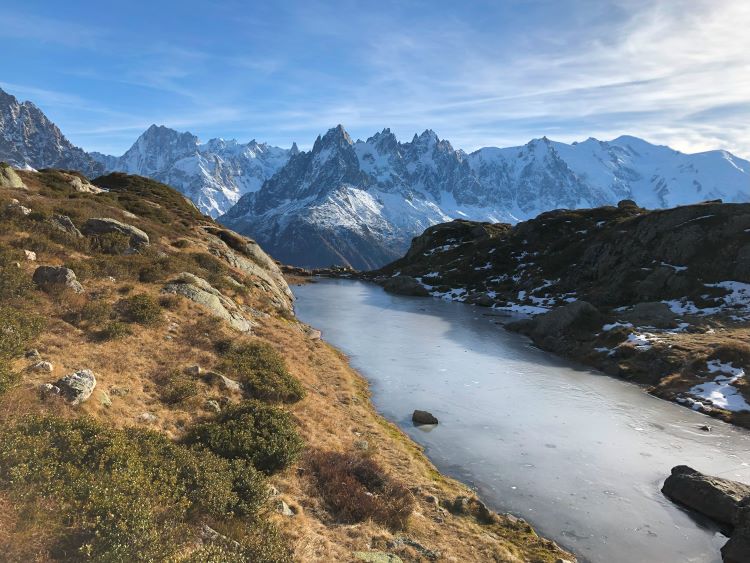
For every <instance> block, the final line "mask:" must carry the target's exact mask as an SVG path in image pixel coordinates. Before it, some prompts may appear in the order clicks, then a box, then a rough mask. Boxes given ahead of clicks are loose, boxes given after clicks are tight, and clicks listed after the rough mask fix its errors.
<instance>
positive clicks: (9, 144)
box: [0, 92, 750, 269]
mask: <svg viewBox="0 0 750 563" xmlns="http://www.w3.org/2000/svg"><path fill="white" fill-rule="evenodd" d="M0 112H1V113H0V115H1V116H2V117H1V119H2V121H0V133H1V134H2V137H0V139H1V140H0V159H2V160H7V161H8V162H9V163H10V164H12V165H14V166H19V167H25V168H47V167H61V168H67V169H72V170H78V171H81V172H83V173H84V174H87V175H89V176H95V175H98V174H102V173H104V172H115V171H116V172H125V173H129V174H138V175H142V176H146V177H150V178H153V179H155V180H158V181H161V182H164V183H166V184H169V185H172V186H174V187H175V188H177V189H178V190H180V191H181V192H182V193H183V194H185V195H187V196H188V197H189V198H190V199H191V200H192V201H193V202H194V203H195V204H196V205H197V206H198V208H199V209H200V210H201V211H202V212H203V213H205V214H207V215H210V216H211V217H213V218H219V217H220V218H221V221H222V222H224V223H226V224H227V225H228V226H230V227H232V228H234V229H235V230H238V231H241V232H242V233H243V234H246V235H249V236H252V237H254V238H256V239H257V240H258V241H259V242H261V244H263V245H264V247H265V248H267V249H268V250H269V251H270V252H271V254H272V255H273V256H275V257H276V258H277V259H279V260H281V261H283V262H287V263H290V264H294V265H298V266H307V267H321V266H329V265H331V264H340V265H346V266H353V267H355V268H358V269H373V268H377V267H380V266H382V265H384V264H385V263H387V262H389V261H391V260H394V259H396V258H397V257H398V256H400V255H401V253H403V252H404V251H405V250H406V248H407V247H408V245H409V242H410V241H411V239H412V238H413V237H414V236H417V235H419V234H420V233H421V232H422V231H423V230H424V229H426V228H427V227H429V226H431V225H434V224H438V223H442V222H445V221H449V220H452V219H457V218H465V219H473V220H478V221H489V222H510V223H516V222H518V221H522V220H525V219H530V218H532V217H534V216H536V215H538V214H539V213H542V212H544V211H548V210H551V209H556V208H590V207H597V206H601V205H610V204H614V203H616V202H617V201H619V200H621V199H633V200H634V201H636V202H637V203H638V204H639V205H642V206H644V207H647V208H663V207H672V206H675V205H684V204H690V203H696V202H699V201H703V200H711V199H724V200H726V201H731V202H746V201H750V162H748V161H746V160H743V159H741V158H739V157H736V156H734V155H732V154H731V153H729V152H727V151H722V150H717V151H705V152H701V153H696V154H685V153H681V152H679V151H675V150H673V149H671V148H669V147H666V146H660V145H653V144H651V143H648V142H646V141H644V140H642V139H639V138H637V137H633V136H629V135H622V136H620V137H617V138H615V139H613V140H611V141H600V140H598V139H594V138H593V137H590V138H588V139H587V140H585V141H581V142H574V143H571V144H566V143H561V142H557V141H552V140H550V139H549V138H547V137H546V136H545V137H541V138H539V139H532V140H531V141H529V142H528V143H526V144H525V145H521V146H517V147H506V148H497V147H484V148H481V149H477V150H476V151H473V152H470V153H467V152H465V151H463V150H461V149H455V148H454V147H453V146H452V144H451V143H450V142H449V141H448V140H446V139H440V138H439V137H438V135H437V134H436V133H435V132H434V131H433V130H431V129H426V130H425V131H423V132H422V133H420V134H415V135H414V136H413V137H412V139H411V141H406V142H401V141H399V140H398V138H397V137H396V136H395V134H394V133H393V132H392V131H391V130H390V129H388V128H384V129H382V130H381V131H379V132H377V133H375V134H374V135H372V136H370V137H369V138H367V139H366V140H364V141H363V140H361V139H357V140H356V141H355V140H353V139H352V138H351V136H350V135H349V133H348V132H347V131H346V129H345V128H344V127H343V126H342V125H338V126H337V127H334V128H332V129H330V130H329V131H327V132H326V133H325V134H323V135H318V137H317V139H316V140H315V142H314V143H313V146H312V148H311V149H310V150H309V151H300V150H299V148H298V147H297V145H296V143H295V144H293V145H292V147H291V148H290V149H282V148H279V147H273V146H270V145H268V144H266V143H259V142H257V141H255V140H252V141H250V142H248V143H240V142H238V141H236V140H224V139H221V138H215V139H210V140H208V141H206V142H205V143H204V142H201V141H200V140H199V139H198V137H197V136H195V135H193V134H192V133H190V132H179V131H176V130H174V129H171V128H168V127H165V126H163V125H162V126H157V125H155V124H154V125H152V126H150V127H149V128H148V129H147V130H146V131H145V132H144V133H142V134H141V135H140V136H139V137H138V139H137V140H136V141H135V143H134V144H133V145H132V146H131V147H130V149H128V150H127V151H126V152H125V153H124V154H123V155H121V156H119V157H116V156H111V155H103V154H101V153H96V152H94V153H86V152H85V151H83V150H82V149H80V148H78V147H75V146H73V145H72V144H71V143H70V142H69V141H67V139H65V137H64V136H63V135H62V133H61V132H60V130H59V129H58V128H57V127H56V126H55V125H54V124H53V123H52V122H50V121H49V120H48V119H47V118H46V117H45V116H44V114H43V113H42V112H41V110H39V109H38V108H37V107H36V106H34V105H33V104H31V103H30V102H24V103H23V104H19V103H18V101H17V100H16V99H15V98H14V97H12V96H10V95H8V94H5V93H4V92H0Z"/></svg>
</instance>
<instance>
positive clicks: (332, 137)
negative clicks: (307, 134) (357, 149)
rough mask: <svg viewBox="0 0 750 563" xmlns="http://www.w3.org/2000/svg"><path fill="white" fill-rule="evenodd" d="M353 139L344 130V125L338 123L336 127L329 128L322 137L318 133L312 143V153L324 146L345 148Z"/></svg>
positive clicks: (352, 142) (350, 144) (351, 143)
mask: <svg viewBox="0 0 750 563" xmlns="http://www.w3.org/2000/svg"><path fill="white" fill-rule="evenodd" d="M353 144H354V141H352V138H351V137H350V136H349V133H347V132H346V129H344V126H343V125H341V124H339V125H337V126H336V127H332V128H331V129H329V130H328V131H327V132H326V134H325V135H323V136H322V137H321V136H320V135H318V138H317V139H315V144H314V145H313V153H315V152H320V151H321V150H323V149H325V148H346V147H347V146H349V147H350V146H352V145H353Z"/></svg>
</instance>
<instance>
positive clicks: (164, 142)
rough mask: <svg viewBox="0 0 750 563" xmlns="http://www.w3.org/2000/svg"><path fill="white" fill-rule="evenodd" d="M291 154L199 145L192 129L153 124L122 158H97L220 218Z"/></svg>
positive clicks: (249, 146) (232, 143)
mask: <svg viewBox="0 0 750 563" xmlns="http://www.w3.org/2000/svg"><path fill="white" fill-rule="evenodd" d="M292 149H296V145H293V147H292ZM297 150H298V149H297ZM291 153H292V150H287V149H281V148H278V147H272V146H269V145H267V144H265V143H258V142H257V141H255V140H252V141H250V142H249V143H239V142H237V141H236V140H234V139H231V140H225V139H221V138H216V139H210V140H209V141H207V142H206V143H201V142H200V140H199V139H198V137H196V136H195V135H193V134H192V133H189V132H179V131H175V130H174V129H170V128H168V127H165V126H163V125H151V126H150V127H149V128H148V129H147V130H146V131H145V132H144V133H143V134H142V135H141V136H140V137H138V139H137V140H136V141H135V143H134V144H133V146H132V147H130V149H128V151H127V152H125V154H123V155H122V156H120V157H109V156H105V155H99V154H95V155H94V156H95V157H96V158H97V159H98V160H99V162H101V163H102V165H104V167H105V168H106V170H107V171H119V172H127V173H129V174H140V175H141V176H148V177H150V178H154V179H156V180H159V181H161V182H164V183H165V184H169V185H171V186H174V187H175V188H177V189H179V190H180V191H182V192H183V193H184V194H185V195H187V196H188V197H190V198H191V199H192V200H193V201H194V202H195V204H196V205H197V206H198V208H199V209H200V210H201V211H203V212H204V213H206V214H208V215H211V216H214V217H216V216H218V215H220V214H221V213H224V212H225V211H227V210H228V209H229V208H230V207H231V206H232V205H233V204H234V203H236V202H237V200H238V199H239V198H240V197H241V196H242V195H243V194H245V193H248V192H252V191H256V190H258V189H260V187H261V185H263V182H265V181H266V180H267V179H268V178H270V177H271V176H273V174H275V173H276V171H277V170H279V169H280V168H281V167H282V166H283V165H284V164H286V162H287V160H289V157H290V155H291Z"/></svg>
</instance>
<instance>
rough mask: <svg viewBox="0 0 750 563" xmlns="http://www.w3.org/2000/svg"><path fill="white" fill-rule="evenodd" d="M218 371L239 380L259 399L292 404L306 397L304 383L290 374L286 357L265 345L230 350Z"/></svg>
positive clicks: (255, 344) (253, 343)
mask: <svg viewBox="0 0 750 563" xmlns="http://www.w3.org/2000/svg"><path fill="white" fill-rule="evenodd" d="M219 369H220V370H221V371H223V372H225V373H226V374H227V375H229V376H230V377H233V378H234V379H238V380H239V381H240V382H241V383H242V384H243V385H244V387H245V389H246V391H247V392H248V393H249V394H250V396H252V397H255V398H258V399H263V400H266V401H281V402H285V403H293V402H295V401H299V400H300V399H302V398H303V397H304V396H305V390H304V388H303V387H302V384H300V382H299V381H298V380H297V379H296V378H295V377H294V376H293V375H292V374H290V373H289V370H287V368H286V364H285V363H284V358H282V357H281V355H280V354H279V353H278V352H277V351H276V350H274V349H273V348H272V347H271V346H270V345H268V344H266V343H263V342H250V343H245V344H240V345H237V346H234V347H230V348H229V350H228V351H227V352H226V354H225V355H224V361H223V362H222V364H221V365H220V367H219Z"/></svg>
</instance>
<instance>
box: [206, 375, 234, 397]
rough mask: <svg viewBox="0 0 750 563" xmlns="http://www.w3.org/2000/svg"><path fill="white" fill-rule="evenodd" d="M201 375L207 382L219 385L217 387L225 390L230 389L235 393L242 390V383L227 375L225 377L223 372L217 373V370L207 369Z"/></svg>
mask: <svg viewBox="0 0 750 563" xmlns="http://www.w3.org/2000/svg"><path fill="white" fill-rule="evenodd" d="M203 377H204V378H205V380H206V381H208V382H209V383H215V384H217V385H219V387H221V388H222V389H225V390H227V391H232V392H236V393H241V392H242V385H241V384H240V382H239V381H235V380H234V379H230V378H229V377H227V376H226V375H224V374H221V373H219V372H218V371H207V372H206V373H205V375H204V376H203Z"/></svg>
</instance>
